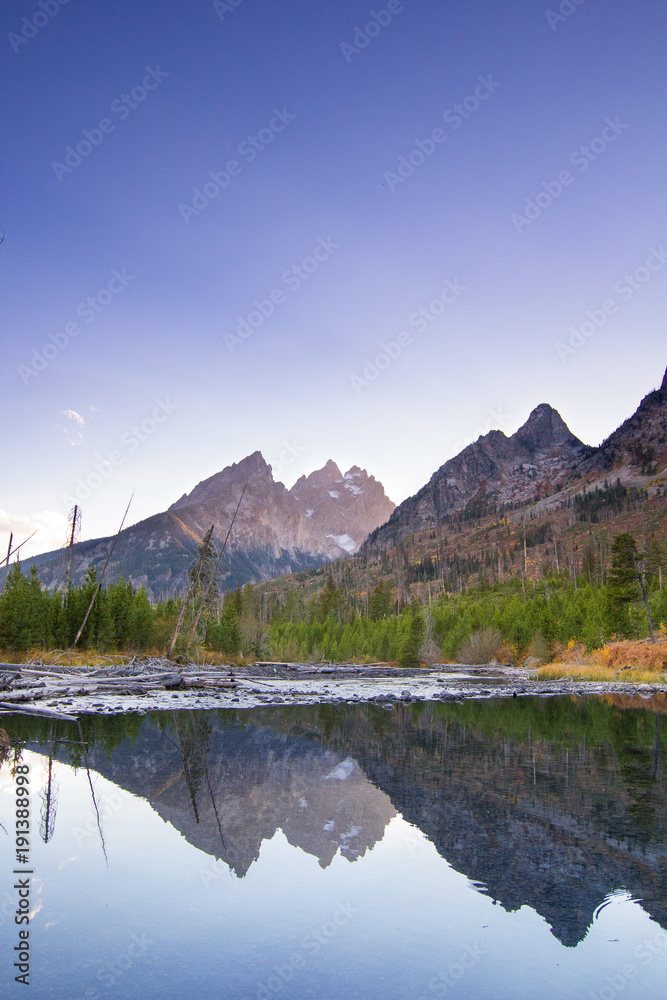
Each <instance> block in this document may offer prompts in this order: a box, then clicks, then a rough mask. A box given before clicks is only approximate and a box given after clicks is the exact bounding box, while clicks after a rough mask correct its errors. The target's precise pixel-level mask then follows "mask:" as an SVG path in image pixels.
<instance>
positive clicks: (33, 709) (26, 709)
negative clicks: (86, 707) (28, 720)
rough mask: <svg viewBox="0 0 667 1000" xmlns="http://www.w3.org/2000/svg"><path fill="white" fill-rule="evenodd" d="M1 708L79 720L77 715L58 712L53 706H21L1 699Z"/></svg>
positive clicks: (27, 713)
mask: <svg viewBox="0 0 667 1000" xmlns="http://www.w3.org/2000/svg"><path fill="white" fill-rule="evenodd" d="M0 708H3V709H8V710H9V712H12V713H17V714H21V715H40V716H42V717H43V718H45V719H62V721H63V722H78V721H79V720H78V717H77V716H76V715H66V714H65V712H56V711H55V710H53V709H51V708H42V707H41V706H40V707H39V708H36V707H35V706H34V705H21V707H20V708H17V707H15V706H14V705H12V704H10V703H8V702H6V701H0Z"/></svg>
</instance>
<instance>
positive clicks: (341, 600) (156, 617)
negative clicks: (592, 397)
mask: <svg viewBox="0 0 667 1000" xmlns="http://www.w3.org/2000/svg"><path fill="white" fill-rule="evenodd" d="M664 563H665V553H664V551H663V550H662V548H661V547H660V544H659V543H655V542H654V543H653V545H652V547H651V555H650V558H648V557H647V556H646V555H644V554H643V553H640V552H639V551H638V548H637V543H636V540H635V539H634V537H633V536H632V535H629V534H627V533H623V534H621V535H618V536H616V538H615V539H614V541H613V544H612V546H611V568H610V570H609V572H608V574H607V576H606V580H605V583H604V585H598V584H596V583H595V582H594V581H593V580H592V578H591V576H590V575H588V576H586V575H585V574H583V573H582V574H581V575H580V576H579V577H578V579H575V580H574V581H573V580H572V579H571V576H570V575H569V574H568V573H567V572H564V573H562V574H549V575H548V576H547V577H546V578H545V579H543V580H541V581H539V582H537V581H535V582H534V586H533V587H532V588H531V587H530V586H528V587H525V585H524V584H523V583H522V580H521V579H520V578H518V577H515V578H513V579H510V580H508V581H507V582H505V583H496V584H494V585H493V586H491V585H489V584H485V585H480V586H477V587H474V588H470V589H468V590H465V589H463V590H462V591H461V592H459V593H449V594H441V595H440V596H439V597H438V598H437V600H434V601H432V602H431V601H427V602H424V603H420V601H419V600H417V598H415V597H413V598H412V600H411V601H409V602H407V603H404V604H402V605H401V602H400V600H397V599H396V594H395V590H394V584H393V582H392V580H391V579H382V580H381V581H380V583H378V584H377V586H375V588H374V589H373V590H372V593H369V594H359V593H356V592H355V591H353V590H351V589H348V588H346V586H345V584H344V583H343V584H341V586H337V585H336V582H335V581H334V578H333V575H331V574H330V575H329V576H328V578H327V579H326V582H325V584H324V586H323V587H322V588H321V590H320V591H319V592H318V593H315V594H313V595H311V596H307V595H306V593H305V591H304V590H303V589H301V588H299V587H294V588H293V589H291V590H289V591H288V592H287V593H286V595H284V596H279V595H278V593H276V592H275V591H271V590H267V588H262V587H256V586H252V585H251V584H246V586H245V587H243V588H241V587H237V589H236V590H235V591H230V592H228V593H226V594H225V595H224V597H223V598H222V599H220V598H219V597H217V596H214V597H213V599H212V596H211V591H210V588H209V587H208V583H206V586H203V585H202V586H199V588H198V590H197V589H196V590H195V591H194V593H192V594H191V606H188V607H186V608H184V607H183V602H182V601H181V600H180V599H179V598H172V599H169V600H168V601H162V602H159V603H157V604H155V605H151V604H150V602H149V600H148V597H147V595H146V593H145V591H144V589H143V587H142V588H140V589H139V590H136V589H135V588H134V587H133V586H132V584H130V583H126V582H125V581H124V580H123V579H121V580H119V581H118V583H115V584H111V585H109V586H108V587H102V588H100V590H99V592H98V594H97V597H96V599H95V602H94V604H93V608H92V611H91V613H90V615H89V617H88V619H87V621H86V625H85V628H84V630H83V633H82V635H81V637H80V639H79V643H78V646H79V647H80V648H83V649H85V648H96V649H98V650H100V651H107V650H123V651H138V652H140V651H145V650H148V649H155V650H156V651H162V650H164V649H166V648H168V646H169V643H170V640H171V637H172V635H173V634H174V629H175V626H176V622H177V620H179V617H181V618H182V617H183V615H185V625H184V627H183V629H182V638H181V639H180V640H179V645H178V646H177V647H176V648H177V651H178V652H187V651H190V652H192V646H191V645H190V638H189V634H188V633H189V626H188V624H187V622H188V621H190V622H195V623H198V625H197V629H196V634H195V635H194V643H195V644H196V645H197V646H198V647H199V648H202V647H203V648H204V649H206V650H209V651H212V652H217V653H221V654H223V655H226V656H229V657H240V656H245V657H251V658H253V659H271V660H330V661H338V662H345V661H349V660H353V659H360V660H367V661H368V660H370V661H378V662H379V661H383V662H385V661H390V662H397V663H401V664H403V665H405V666H415V665H417V664H418V663H419V662H425V661H426V662H427V661H428V660H430V661H431V662H434V661H438V660H444V661H446V662H452V661H455V660H456V659H457V658H458V657H459V655H460V653H461V650H462V649H463V648H464V647H465V646H466V643H469V642H470V638H471V636H475V635H478V634H479V633H481V632H485V631H486V632H487V633H488V634H489V635H495V636H496V637H497V642H496V645H497V646H498V650H497V652H498V653H499V654H500V655H501V656H506V657H509V656H523V655H525V654H526V653H528V652H529V651H530V652H534V653H535V654H536V655H539V656H541V657H542V658H544V657H546V656H548V655H549V654H550V652H551V651H552V650H553V649H554V648H556V647H557V646H559V645H565V644H567V643H568V642H569V641H570V640H572V639H577V640H581V641H583V642H584V643H585V645H586V647H587V648H588V649H593V648H599V647H600V646H601V645H602V644H603V643H604V642H605V641H608V640H609V639H611V638H613V637H615V636H616V637H619V638H644V637H647V636H648V634H649V632H648V630H649V612H650V620H651V622H652V624H653V626H654V629H655V631H656V632H657V631H658V629H659V627H660V625H663V627H664V626H667V588H664V589H663V588H662V567H663V565H664ZM422 567H423V569H424V570H426V572H425V573H424V577H426V579H428V576H429V573H428V564H425V563H422ZM343 579H345V577H344V574H343ZM96 586H97V580H96V575H95V570H94V569H93V568H91V569H90V570H89V572H88V574H87V576H86V578H85V580H84V581H83V583H82V584H81V585H80V586H79V587H73V586H70V587H69V588H68V589H67V591H66V592H65V593H63V592H62V591H55V592H49V591H46V590H42V589H41V588H40V585H39V581H38V579H37V574H36V572H35V570H34V568H33V569H32V570H31V572H30V574H29V575H28V576H25V575H24V574H23V572H22V569H21V566H20V564H18V563H15V564H14V565H13V566H12V568H11V571H10V573H9V574H8V577H7V581H6V585H5V588H4V592H3V593H2V595H1V596H0V648H3V649H5V650H14V651H17V652H22V651H25V650H26V649H30V648H34V647H38V646H42V647H43V648H46V649H52V648H59V649H65V648H69V647H71V645H72V643H73V642H74V638H75V636H76V634H77V631H78V629H79V628H80V626H81V623H82V621H83V620H84V616H85V614H86V610H87V608H88V606H89V604H90V600H91V597H92V595H93V593H94V591H95V588H96ZM198 602H202V604H203V606H202V607H201V608H200V607H199V605H198ZM468 648H470V647H469V646H468Z"/></svg>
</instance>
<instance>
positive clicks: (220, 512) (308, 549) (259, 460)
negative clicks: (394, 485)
mask: <svg viewBox="0 0 667 1000" xmlns="http://www.w3.org/2000/svg"><path fill="white" fill-rule="evenodd" d="M244 487H245V493H244V494H243V500H242V502H241V506H240V508H239V511H238V516H237V518H236V521H235V523H234V528H233V531H232V534H231V536H230V540H229V547H228V550H227V551H226V552H225V555H224V557H223V561H222V563H221V579H222V583H223V587H224V589H232V588H233V587H235V586H236V585H237V584H239V583H240V584H244V583H247V582H248V581H253V582H257V581H260V580H270V579H272V578H273V577H275V576H279V575H280V574H281V573H289V572H295V571H297V570H307V569H314V568H316V567H318V566H321V565H322V564H323V563H325V562H327V561H328V560H331V559H336V558H339V557H344V556H346V555H348V554H349V553H351V552H356V551H357V549H358V548H359V546H360V545H361V543H362V542H363V541H364V539H365V538H366V536H367V535H368V533H369V532H370V531H371V530H372V529H373V528H376V527H377V526H378V525H379V524H382V523H383V522H384V521H385V520H386V519H387V517H389V515H390V514H391V512H392V510H393V509H394V504H393V503H392V502H391V500H389V499H388V498H387V496H386V495H385V492H384V489H383V487H382V485H381V484H380V483H378V482H377V481H376V480H375V479H374V478H373V476H369V475H368V473H367V472H366V471H365V470H362V469H359V468H358V467H357V466H353V467H352V468H351V469H350V470H349V471H348V472H346V473H345V475H344V476H343V474H342V473H341V472H340V470H339V469H338V467H337V466H336V465H335V463H334V462H328V463H327V464H326V466H325V467H324V468H323V469H320V470H319V471H318V472H314V473H311V475H310V476H308V477H307V478H305V477H302V478H301V479H300V480H299V481H298V483H296V484H295V486H294V487H292V489H291V490H287V489H286V488H285V486H284V485H283V484H282V483H277V482H275V480H274V479H273V475H272V472H271V467H270V466H269V465H267V463H266V462H265V461H264V459H263V457H262V455H261V454H260V452H258V451H257V452H255V453H254V454H253V455H249V456H248V457H247V458H245V459H243V461H242V462H238V463H236V464H234V465H230V466H228V467H227V468H226V469H223V470H222V472H218V473H216V475H214V476H211V477H210V479H206V480H204V481H203V482H201V483H199V484H198V485H197V486H196V487H195V488H194V489H193V490H192V491H191V492H190V493H189V494H184V495H183V496H182V497H180V499H179V500H177V501H176V502H175V503H173V504H172V505H171V507H169V509H168V510H166V511H164V512H163V513H161V514H156V515H154V516H153V517H150V518H147V519H146V520H144V521H139V522H138V523H137V524H135V525H133V526H132V527H130V528H127V529H125V530H124V531H122V532H121V534H120V536H119V538H118V541H117V544H116V547H115V550H114V553H113V556H112V559H111V562H110V563H109V566H108V569H107V571H106V574H105V582H107V583H108V582H114V581H115V580H117V579H118V578H119V577H120V575H121V574H122V575H123V577H124V578H125V579H126V580H129V581H130V582H131V583H133V584H134V585H135V586H137V587H138V586H140V585H141V584H143V585H144V586H145V588H146V591H147V593H148V596H149V598H151V599H154V600H155V599H160V598H165V597H169V596H173V595H175V594H176V593H177V592H178V591H179V590H181V591H184V590H185V589H186V588H187V584H188V572H189V568H190V567H191V565H192V563H193V560H194V556H195V553H196V551H197V547H198V546H199V544H200V543H201V540H202V538H203V537H204V535H205V534H206V532H207V531H208V529H209V528H210V527H211V525H214V540H215V542H216V544H217V546H218V549H220V548H221V547H222V544H223V541H224V538H225V536H226V534H227V531H228V529H229V526H230V524H231V522H232V518H233V517H234V512H235V511H236V508H237V505H238V503H239V499H240V497H241V493H242V492H243V489H244ZM109 545H110V539H108V538H101V539H96V540H94V541H89V542H82V543H80V544H78V545H76V546H74V548H73V553H72V577H73V580H74V582H75V583H80V582H81V580H82V579H83V577H84V576H85V574H86V572H87V570H88V568H89V566H90V565H94V566H95V567H96V568H97V569H98V571H99V570H100V568H101V567H102V566H103V565H104V562H105V560H106V557H107V554H108V551H109ZM32 563H34V565H35V566H36V567H37V569H38V572H39V578H40V580H41V582H42V583H43V584H45V585H46V586H47V587H49V588H51V587H56V586H60V585H61V584H62V583H63V581H64V578H65V568H66V553H65V551H64V550H61V551H59V552H48V553H45V554H44V555H41V556H37V557H35V558H34V559H32V560H30V563H29V564H32Z"/></svg>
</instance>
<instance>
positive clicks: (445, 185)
mask: <svg viewBox="0 0 667 1000" xmlns="http://www.w3.org/2000/svg"><path fill="white" fill-rule="evenodd" d="M666 20H667V17H666V12H665V9H664V7H663V6H662V5H659V4H657V3H651V2H648V0H638V2H633V3H630V2H629V0H625V2H618V3H615V4H610V3H603V2H602V0H584V2H582V3H578V4H577V3H575V2H574V0H573V2H570V0H561V2H560V4H556V3H552V4H549V3H547V2H545V3H544V4H542V3H539V2H535V0H530V2H529V0H515V2H511V3H502V4H500V3H498V2H495V3H492V2H490V0H488V2H485V0H480V2H465V0H454V2H451V3H443V2H436V0H404V2H402V3H401V2H397V0H392V2H391V3H390V4H386V3H378V4H376V5H375V6H373V5H372V4H370V3H366V2H360V0H341V2H337V3H336V4H330V5H319V4H314V3H310V4H307V3H305V2H303V0H294V2H291V3H285V2H283V3H278V2H274V0H241V2H238V0H236V2H235V4H234V5H232V4H229V3H224V2H220V0H219V2H217V3H213V2H210V0H198V2H194V3H185V2H184V0H164V2H162V3H160V4H155V3H147V2H145V0H137V2H136V3H134V4H132V5H118V4H114V3H112V2H111V0H98V2H92V3H86V4H84V3H82V2H81V0H69V2H68V3H66V4H62V5H61V4H59V3H58V0H43V3H42V6H40V5H39V3H37V2H32V0H30V2H28V0H17V2H15V3H12V4H11V5H5V7H4V9H3V12H2V36H1V37H0V43H1V45H2V60H3V80H4V83H5V87H4V121H5V126H4V139H5V143H4V147H5V157H4V162H3V175H4V177H3V179H4V182H3V185H2V221H1V223H0V230H4V231H5V233H6V236H5V240H4V243H3V244H2V247H1V248H0V253H1V254H2V258H1V263H2V276H3V280H2V296H3V300H2V302H3V308H2V315H3V323H2V336H3V358H4V364H3V366H2V372H1V374H0V379H1V380H2V381H1V385H2V392H1V394H0V408H1V412H2V418H3V420H2V425H3V429H4V433H3V436H2V443H3V446H2V469H3V489H2V493H1V494H0V508H1V509H2V512H3V513H0V547H2V546H3V544H4V545H6V538H7V534H8V532H9V530H12V529H13V530H14V531H15V532H16V533H17V534H18V535H20V536H21V537H24V536H25V534H27V533H29V531H28V529H30V530H33V528H34V527H38V528H39V531H38V533H37V535H35V538H34V540H33V542H32V543H31V548H30V549H28V550H27V551H32V552H36V551H42V550H44V549H48V548H52V547H54V546H56V545H59V544H61V542H62V541H64V531H65V518H66V514H67V508H68V504H69V499H68V498H72V497H75V498H76V499H81V496H76V491H77V488H78V489H79V493H80V494H82V495H83V497H84V499H82V500H81V504H82V507H83V537H95V536H97V535H101V534H107V533H110V532H112V531H113V530H115V527H116V526H117V523H118V522H119V520H120V517H121V516H122V512H123V510H124V509H125V505H126V503H127V500H128V498H129V496H130V494H131V493H132V491H133V490H136V492H135V498H134V501H133V505H132V509H131V513H130V521H136V520H138V519H140V518H141V517H145V516H148V515H149V514H151V513H154V512H156V511H158V510H162V509H164V508H165V507H167V506H168V505H169V504H170V503H172V502H173V501H174V500H175V499H176V498H178V497H179V496H180V495H181V494H182V493H183V492H186V491H189V490H190V489H192V487H193V486H194V485H195V484H196V483H197V482H198V481H200V480H201V479H204V478H206V477H208V476H209V475H212V474H213V473H215V472H216V471H219V470H220V469H221V468H223V467H224V466H225V465H228V464H230V463H231V462H235V461H239V460H240V459H241V458H243V457H244V456H245V455H247V454H249V453H251V452H253V451H255V450H257V449H260V450H261V451H262V453H263V454H264V456H265V458H266V459H267V461H269V462H271V463H272V465H273V466H274V469H275V473H276V478H277V479H280V480H282V481H284V482H285V483H286V484H287V485H288V486H289V485H291V484H292V482H294V481H295V480H296V478H297V477H298V476H299V475H301V474H302V473H304V472H309V471H311V470H312V469H314V468H317V467H320V466H321V465H323V464H324V462H325V461H326V460H327V459H328V458H333V459H334V460H335V461H336V462H337V463H338V464H339V465H340V467H341V468H342V469H343V471H344V470H345V469H347V468H348V467H349V466H350V465H353V464H358V465H360V466H362V467H365V468H367V469H368V471H369V472H370V473H372V474H373V475H375V476H376V477H377V478H378V479H380V480H381V481H382V482H383V483H384V485H385V487H386V490H387V492H388V494H389V496H391V498H392V499H393V500H395V501H396V502H400V501H401V500H402V499H404V498H405V497H406V496H408V495H409V494H411V493H413V492H415V491H416V490H417V489H418V488H419V487H420V486H421V485H423V483H424V482H425V481H426V480H427V479H428V478H429V477H430V475H431V474H432V472H433V471H434V470H435V469H436V468H437V467H439V466H440V465H441V464H442V463H443V462H444V461H445V460H446V459H447V458H449V457H451V456H452V455H453V454H455V453H456V452H457V451H459V450H460V449H461V448H462V447H463V446H464V445H465V444H467V443H469V442H470V441H471V440H473V439H474V438H475V437H476V436H477V435H478V434H480V433H484V432H486V431H488V430H489V429H491V428H492V427H500V428H501V429H502V430H504V431H505V432H506V433H508V434H509V433H512V432H514V431H515V430H516V429H517V427H519V426H520V424H522V423H523V422H524V421H525V419H526V418H527V416H528V414H529V412H530V410H531V409H532V408H533V407H534V406H536V405H537V404H538V403H540V402H549V403H551V404H552V405H554V406H555V407H556V408H557V409H558V410H559V411H560V413H561V415H562V416H563V418H564V419H565V420H566V422H567V423H568V425H569V426H570V428H571V429H572V431H573V432H574V433H575V434H577V435H578V436H579V437H580V438H582V439H583V440H584V441H586V442H587V443H590V444H598V443H599V442H600V441H601V440H602V439H603V438H604V437H605V436H606V435H607V434H609V433H610V432H611V431H612V430H613V429H614V428H615V427H616V426H617V425H618V424H619V423H620V422H621V421H622V420H623V419H624V418H625V417H626V416H628V415H629V414H630V413H631V412H632V411H633V410H634V408H635V407H636V405H637V404H638V402H639V400H640V399H641V397H642V396H643V395H645V394H646V393H647V392H649V391H650V390H651V389H653V388H655V386H656V385H658V384H659V383H660V380H661V378H662V374H663V372H664V369H665V364H666V362H667V357H666V352H665V349H664V341H665V337H664V329H663V324H664V300H665V283H666V279H667V255H666V254H665V251H664V247H663V244H662V242H661V241H662V240H667V234H666V233H665V218H664V214H665V208H664V177H665V173H666V170H665V168H666V166H667V164H666V163H665V159H666V156H665V153H666V140H665V132H664V127H663V118H664V106H663V99H664V98H663V95H664V85H665V75H666V73H665V63H664V39H665V22H666ZM376 362H377V363H376ZM81 484H83V485H84V486H85V484H88V486H87V487H86V489H87V495H86V491H85V490H84V491H83V493H82V489H81ZM3 538H4V543H3Z"/></svg>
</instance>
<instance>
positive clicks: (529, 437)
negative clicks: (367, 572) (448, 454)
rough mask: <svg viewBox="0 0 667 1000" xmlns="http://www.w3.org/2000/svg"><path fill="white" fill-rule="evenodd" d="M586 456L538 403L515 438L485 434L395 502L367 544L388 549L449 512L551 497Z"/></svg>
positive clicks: (581, 446) (553, 415) (555, 415)
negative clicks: (384, 520)
mask: <svg viewBox="0 0 667 1000" xmlns="http://www.w3.org/2000/svg"><path fill="white" fill-rule="evenodd" d="M589 452H590V449H588V448H587V447H586V445H584V444H582V442H581V441H580V440H579V439H578V438H576V437H575V436H574V435H573V434H571V433H570V431H569V430H568V428H567V426H566V424H565V423H564V422H563V420H562V419H561V417H560V415H559V414H558V413H557V412H556V410H554V409H553V408H552V407H551V406H549V405H548V404H547V403H542V404H540V406H538V407H536V409H534V410H533V412H532V413H531V414H530V416H529V418H528V420H527V421H526V423H525V424H524V425H523V427H520V428H519V430H518V431H517V432H516V434H513V435H512V436H511V437H507V436H506V435H505V434H503V432H502V431H489V433H488V434H485V435H484V437H480V438H479V439H478V440H477V441H475V443H474V444H471V445H468V447H467V448H465V449H464V450H463V451H462V452H461V453H460V454H459V455H457V456H456V457H455V458H452V459H450V460H449V461H448V462H445V464H444V465H442V466H441V467H440V468H439V469H438V471H437V472H435V473H434V474H433V476H431V479H430V480H429V482H428V483H427V484H426V486H424V487H423V488H422V489H421V490H420V491H419V492H418V493H416V494H415V496H413V497H409V498H408V499H407V500H405V501H404V502H403V503H402V504H399V506H398V507H397V508H396V510H395V511H394V512H393V514H392V515H391V517H390V518H389V521H388V522H387V523H386V524H385V525H383V526H382V527H381V528H378V529H377V531H374V532H373V533H372V535H371V537H370V539H369V543H368V544H369V545H370V546H371V547H372V548H374V549H375V548H389V547H391V546H392V545H395V544H396V542H398V541H400V539H401V538H404V537H405V536H406V535H409V534H413V533H414V532H416V531H423V530H427V529H429V528H434V527H435V526H436V525H437V524H439V523H440V522H441V521H443V520H444V519H445V518H447V517H449V516H451V515H452V514H459V513H461V512H463V511H466V512H472V511H478V512H481V511H485V510H486V509H487V508H489V507H498V506H501V505H522V504H526V503H529V502H530V501H532V500H534V499H535V498H537V497H538V496H541V495H547V494H550V493H555V492H557V491H558V490H559V489H561V488H562V487H563V486H564V485H566V484H567V483H568V482H570V481H571V480H572V476H573V470H574V469H575V468H576V467H577V466H578V465H579V464H580V462H581V461H582V460H583V459H584V458H585V457H586V455H587V454H589Z"/></svg>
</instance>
